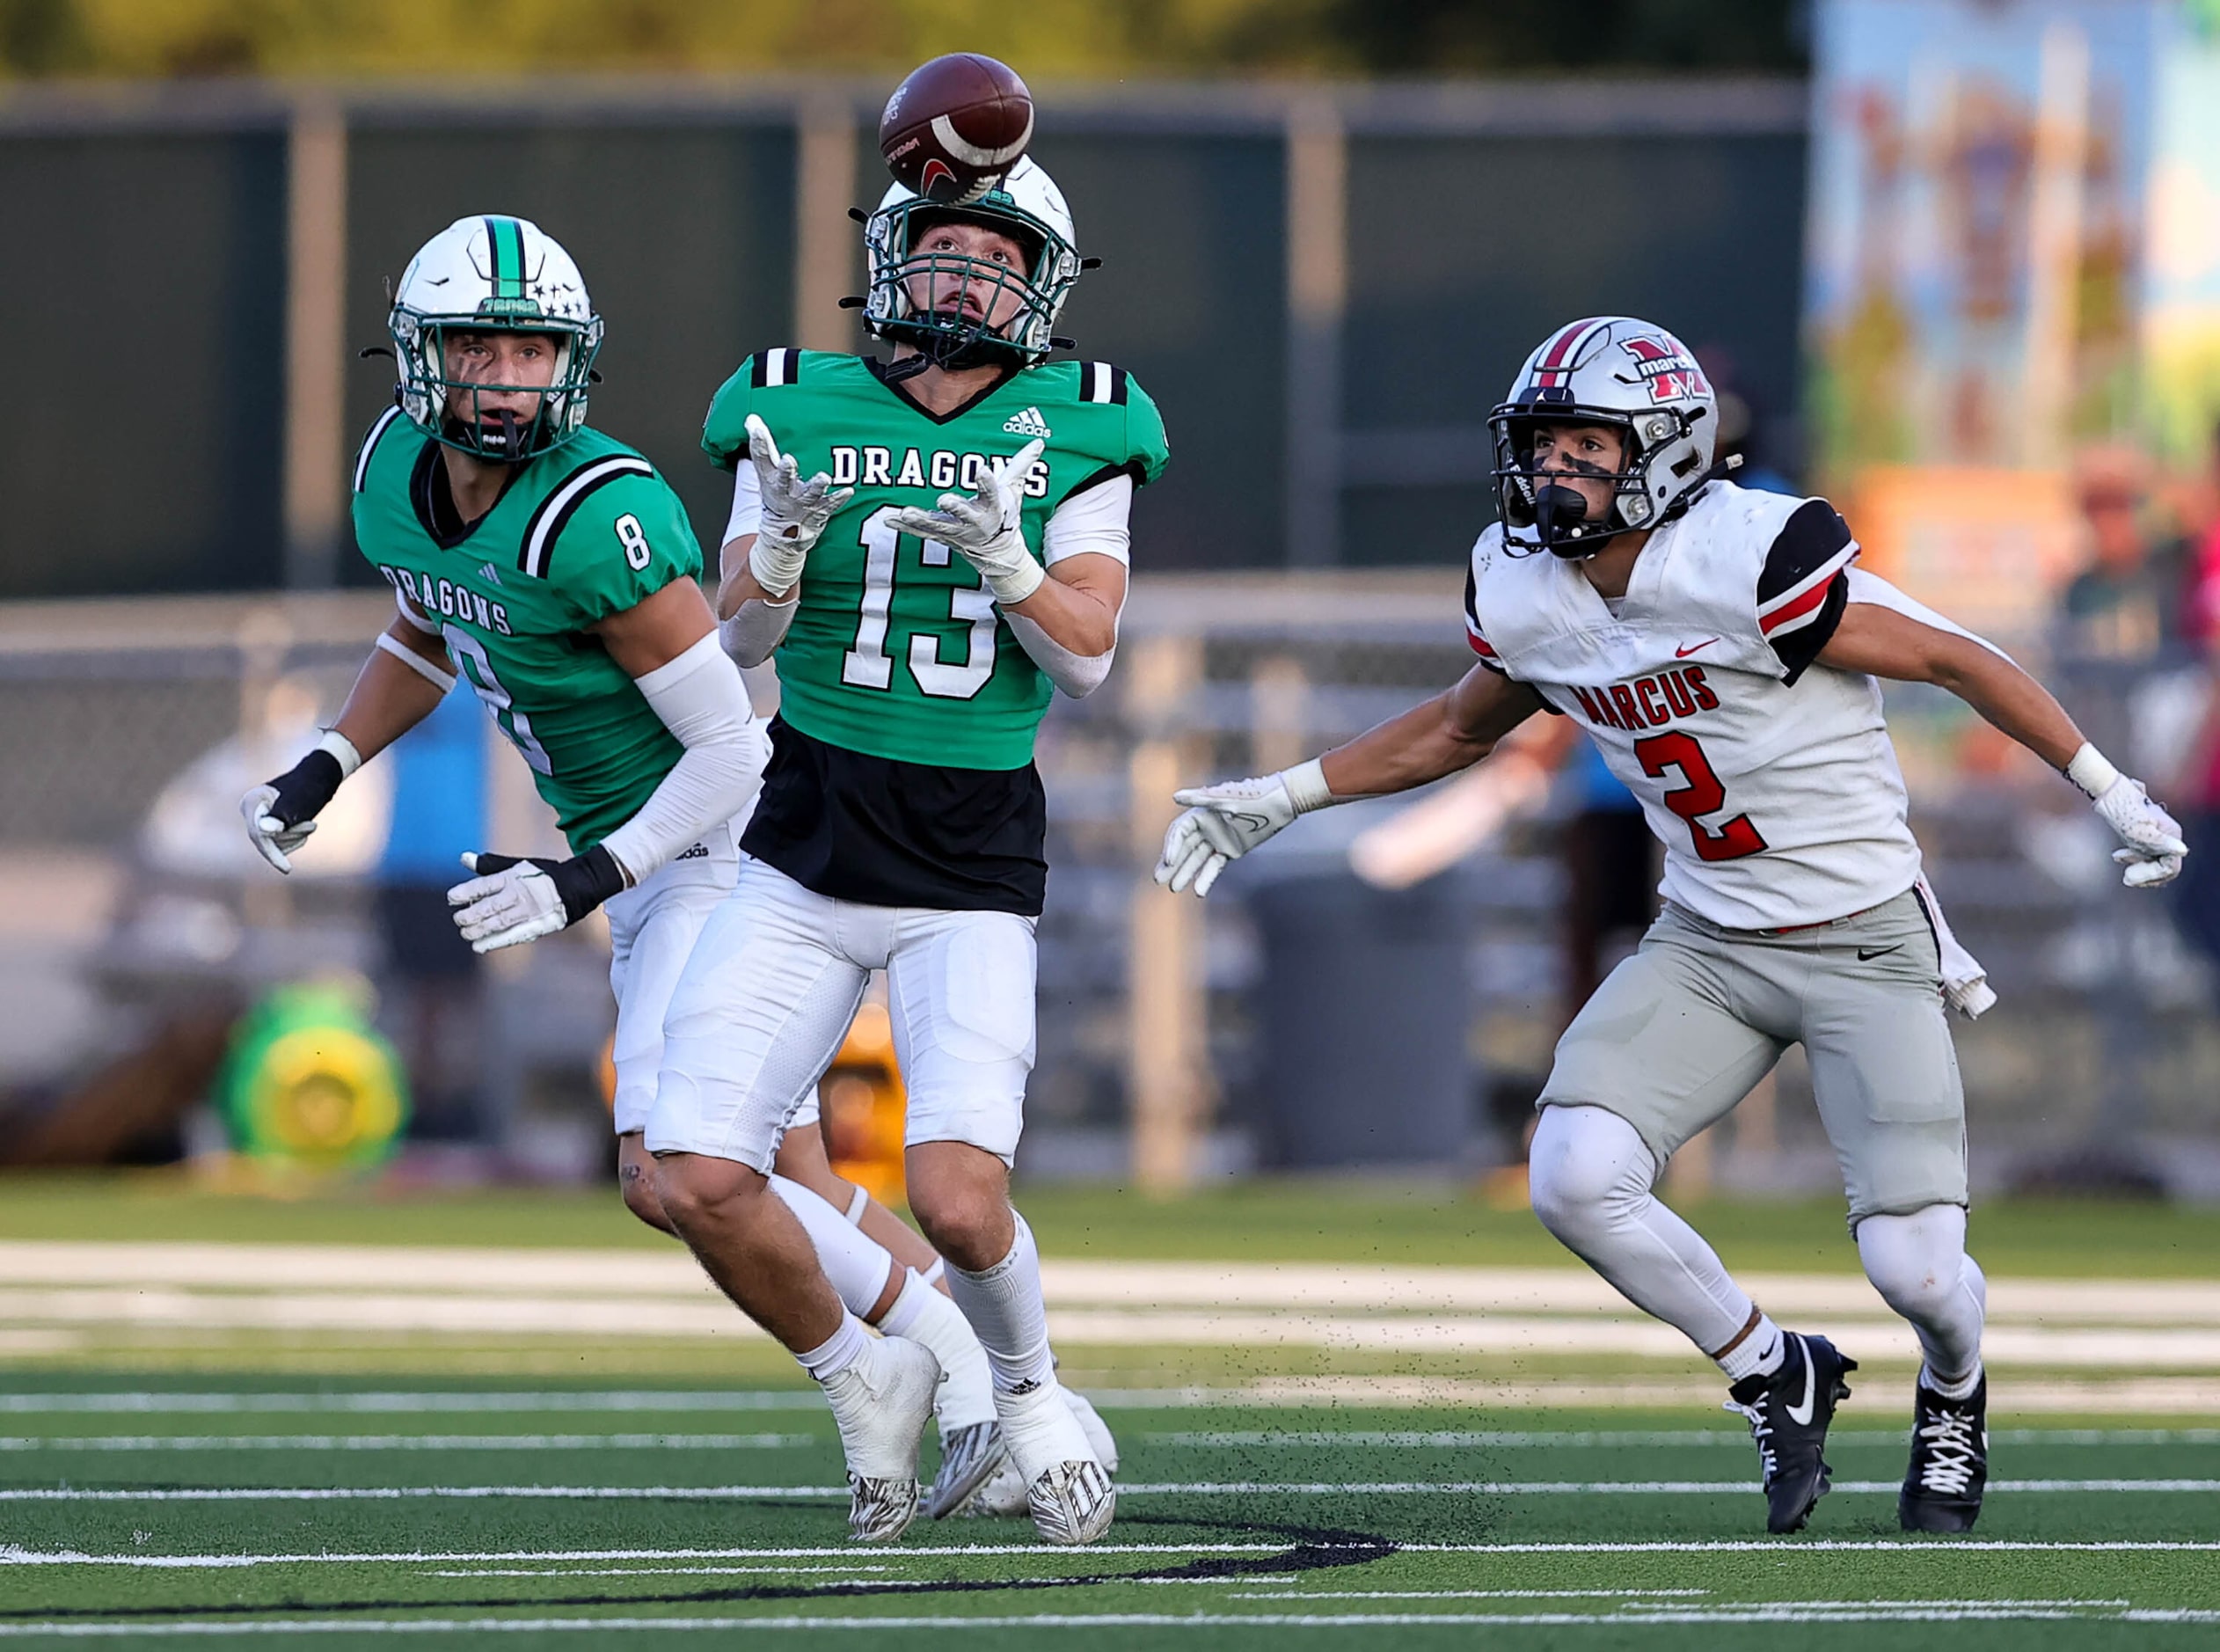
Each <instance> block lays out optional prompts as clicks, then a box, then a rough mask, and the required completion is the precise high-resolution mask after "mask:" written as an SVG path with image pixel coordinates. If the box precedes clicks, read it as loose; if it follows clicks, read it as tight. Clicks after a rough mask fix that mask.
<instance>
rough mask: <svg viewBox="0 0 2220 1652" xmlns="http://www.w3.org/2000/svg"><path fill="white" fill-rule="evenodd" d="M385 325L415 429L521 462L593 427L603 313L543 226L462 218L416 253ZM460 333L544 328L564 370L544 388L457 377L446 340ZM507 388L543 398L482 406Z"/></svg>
mask: <svg viewBox="0 0 2220 1652" xmlns="http://www.w3.org/2000/svg"><path fill="white" fill-rule="evenodd" d="M386 330H387V332H389V333H391V335H392V339H393V355H394V358H395V360H396V362H398V366H399V370H400V382H399V383H398V384H396V385H395V386H394V391H393V396H394V399H395V401H397V402H398V404H399V405H400V408H401V411H402V412H403V413H405V414H406V415H407V416H408V419H409V421H410V422H411V423H412V424H413V425H415V426H416V427H417V428H419V429H420V430H422V431H423V432H424V433H425V434H426V435H429V436H431V437H433V438H434V439H435V440H437V441H440V442H445V443H446V444H447V445H448V446H449V447H451V448H456V449H459V450H462V451H463V452H465V453H470V454H474V455H476V456H477V457H479V458H485V459H497V460H502V461H506V462H508V463H511V464H514V463H516V462H518V461H520V460H523V459H529V458H535V457H537V456H539V455H540V454H543V453H546V452H549V451H551V450H553V449H555V448H559V447H560V446H562V444H563V443H564V442H567V441H569V440H570V439H571V437H573V435H577V434H578V431H579V429H580V428H581V426H583V425H584V424H585V422H586V399H587V387H588V385H589V384H591V383H592V382H593V372H594V357H595V355H597V354H599V352H600V350H601V347H602V318H600V317H599V316H597V315H595V313H594V306H593V302H592V300H591V299H589V298H588V296H587V293H586V278H585V277H584V276H583V275H581V274H579V269H578V265H577V263H576V262H575V261H574V260H573V259H572V258H571V255H570V254H569V253H568V252H565V251H564V250H563V248H562V246H561V245H560V244H559V243H558V242H557V241H556V239H555V238H554V237H552V236H551V235H549V234H548V233H547V232H546V231H545V230H542V229H541V228H540V227H539V226H538V225H537V224H536V223H530V222H529V221H528V220H526V219H523V218H511V217H504V216H498V215H495V216H486V217H472V218H457V219H456V221H455V222H454V223H451V224H449V225H448V227H447V228H446V229H444V230H441V231H440V232H439V233H438V234H437V235H435V236H434V237H433V238H431V239H430V240H428V241H427V242H426V243H425V244H424V245H423V247H422V248H421V249H420V251H419V252H417V254H416V256H415V257H414V258H413V259H410V260H409V266H408V268H407V269H406V270H405V271H404V272H402V274H401V281H400V286H399V288H398V289H397V290H396V291H395V293H394V295H393V308H392V311H391V313H390V314H389V315H388V316H387V318H386ZM456 333H545V334H547V335H549V336H550V337H551V339H553V340H554V341H555V351H556V355H555V371H554V376H553V377H552V378H551V380H550V381H549V383H548V384H546V385H545V386H544V387H543V386H541V385H538V384H496V383H490V382H488V383H479V382H477V381H473V380H468V379H459V378H456V377H454V376H451V373H450V370H449V362H448V359H447V347H448V342H449V338H450V337H451V336H452V335H454V334H456ZM494 391H530V392H532V393H533V394H534V395H535V396H536V398H537V399H536V400H534V401H532V402H530V403H529V404H528V406H529V409H530V411H529V412H528V413H522V414H520V413H518V412H517V411H516V410H515V408H513V407H510V406H500V407H492V406H485V405H483V401H484V398H486V396H487V395H488V393H489V392H494ZM458 392H461V393H459V394H458Z"/></svg>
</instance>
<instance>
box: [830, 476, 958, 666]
mask: <svg viewBox="0 0 2220 1652" xmlns="http://www.w3.org/2000/svg"><path fill="white" fill-rule="evenodd" d="M900 508H901V507H899V506H896V505H882V506H880V508H878V509H877V510H874V511H873V512H872V513H871V515H868V516H866V517H865V518H864V525H863V533H862V536H861V537H862V540H863V549H864V600H863V611H862V613H861V614H859V615H858V618H857V620H856V646H855V647H852V648H851V649H849V650H848V652H847V654H844V655H843V657H842V659H841V662H840V680H841V681H842V682H843V683H847V684H849V685H850V686H851V687H852V688H868V689H885V688H888V687H891V686H892V685H893V683H894V680H895V662H894V659H893V656H892V655H890V654H887V615H888V613H889V611H890V610H892V609H893V607H894V602H895V559H897V558H898V557H899V556H900V555H901V552H902V535H900V534H898V533H896V532H895V530H894V527H893V524H892V523H889V522H888V521H887V518H888V517H889V516H891V515H894V514H895V511H896V510H898V509H900ZM923 544H924V563H925V566H926V567H935V568H945V567H947V566H948V559H949V557H950V555H951V554H953V553H952V552H950V551H949V549H948V547H947V546H946V545H943V544H941V543H940V541H939V540H938V539H927V540H924V541H923ZM948 618H951V619H953V620H956V621H958V622H959V623H965V624H968V625H969V626H970V628H971V629H970V633H969V636H968V647H966V649H965V653H964V660H963V663H962V664H960V665H946V664H944V663H942V662H941V658H940V639H939V638H938V637H933V636H928V635H926V634H925V633H924V632H913V633H912V634H911V636H910V639H909V675H910V676H914V677H916V679H917V686H918V687H919V688H920V689H922V690H923V691H924V692H926V693H927V694H930V695H931V696H932V697H933V698H935V699H943V700H968V699H969V698H972V696H974V695H975V694H976V693H978V692H979V691H980V690H981V689H982V688H984V687H986V686H987V679H988V678H989V677H990V676H993V675H994V674H995V599H994V593H993V592H991V591H990V590H988V589H986V588H984V587H982V586H973V587H971V588H965V587H963V586H958V587H957V588H955V589H953V590H952V591H950V592H949V593H948Z"/></svg>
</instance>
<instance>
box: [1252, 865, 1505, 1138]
mask: <svg viewBox="0 0 2220 1652" xmlns="http://www.w3.org/2000/svg"><path fill="white" fill-rule="evenodd" d="M1248 903H1249V907H1250V910H1251V911H1252V913H1253V914H1254V916H1255V918H1256V924H1257V930H1258V933H1259V938H1260V941H1261V943H1262V948H1263V954H1264V969H1263V972H1262V977H1261V980H1260V984H1259V986H1258V988H1257V993H1258V1001H1257V1009H1258V1015H1257V1025H1258V1030H1259V1032H1260V1034H1261V1035H1262V1040H1263V1061H1262V1063H1261V1073H1262V1078H1263V1093H1262V1095H1261V1098H1260V1100H1261V1104H1262V1105H1261V1109H1260V1110H1261V1112H1262V1115H1263V1118H1262V1121H1261V1122H1262V1123H1263V1126H1264V1132H1265V1134H1266V1136H1267V1154H1268V1156H1269V1157H1270V1158H1271V1159H1272V1161H1273V1162H1274V1163H1275V1164H1277V1165H1279V1166H1283V1167H1286V1168H1289V1169H1326V1168H1331V1167H1335V1166H1401V1167H1406V1168H1418V1167H1425V1168H1431V1169H1434V1170H1436V1171H1446V1170H1449V1169H1451V1168H1454V1167H1455V1166H1457V1164H1458V1163H1459V1162H1460V1161H1461V1160H1464V1159H1466V1158H1467V1157H1468V1156H1469V1155H1470V1153H1471V1151H1472V1150H1473V1148H1474V1145H1475V1143H1474V1133H1473V1122H1472V1098H1473V1072H1472V1064H1471V1056H1470V1054H1469V1050H1468V1045H1467V1036H1468V1034H1469V1032H1470V1030H1471V1019H1472V1008H1473V1001H1474V998H1473V989H1472V986H1471V980H1470V970H1469V969H1468V967H1467V962H1466V954H1467V951H1468V949H1469V947H1470V937H1471V917H1472V907H1473V902H1472V901H1471V896H1470V892H1469V888H1468V886H1467V883H1466V880H1465V878H1464V875H1463V874H1460V873H1458V872H1457V871H1450V872H1447V873H1443V874H1442V875H1440V876H1438V877H1435V878H1430V879H1428V881H1426V882H1424V883H1421V884H1419V885H1417V886H1415V887H1413V888H1408V889H1398V890H1386V889H1377V888H1373V887H1372V886H1370V885H1369V884H1367V883H1365V882H1363V881H1361V880H1360V879H1359V878H1357V877H1356V875H1355V874H1354V873H1351V872H1349V871H1347V869H1346V867H1345V866H1344V867H1341V868H1337V869H1335V870H1333V871H1305V872H1303V873H1299V874H1290V875H1287V876H1283V877H1277V878H1270V879H1260V880H1259V881H1257V882H1255V883H1254V884H1252V886H1251V887H1250V889H1249V891H1248Z"/></svg>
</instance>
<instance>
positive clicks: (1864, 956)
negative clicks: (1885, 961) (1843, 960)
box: [1858, 940, 1904, 963]
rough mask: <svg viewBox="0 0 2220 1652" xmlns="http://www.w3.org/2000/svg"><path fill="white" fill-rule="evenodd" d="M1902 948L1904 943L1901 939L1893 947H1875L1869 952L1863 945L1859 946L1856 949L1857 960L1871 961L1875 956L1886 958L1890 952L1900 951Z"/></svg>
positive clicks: (1861, 961) (1860, 961) (1862, 961)
mask: <svg viewBox="0 0 2220 1652" xmlns="http://www.w3.org/2000/svg"><path fill="white" fill-rule="evenodd" d="M1903 949H1904V943H1903V942H1902V941H1901V940H1900V941H1898V942H1897V943H1896V944H1895V946H1894V947H1874V948H1873V950H1872V951H1871V952H1868V951H1866V948H1865V947H1859V949H1858V961H1859V963H1871V962H1873V960H1874V959H1876V958H1886V957H1888V954H1890V953H1892V952H1902V951H1903Z"/></svg>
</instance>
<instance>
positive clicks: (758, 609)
mask: <svg viewBox="0 0 2220 1652" xmlns="http://www.w3.org/2000/svg"><path fill="white" fill-rule="evenodd" d="M762 527H763V490H762V488H761V486H760V485H759V484H758V483H757V481H756V467H755V466H754V465H753V464H741V466H740V467H739V468H738V469H737V470H735V471H734V472H733V514H732V515H731V517H730V518H729V519H728V520H727V522H726V523H725V538H724V543H725V544H727V545H730V544H732V542H733V541H734V540H735V539H744V538H746V537H748V536H749V534H751V533H755V532H757V531H759V530H761V529H762ZM799 597H800V592H799V591H797V592H796V593H794V594H793V596H790V597H789V598H788V599H787V600H786V601H785V602H783V603H766V602H762V601H756V602H750V603H741V605H740V611H739V612H738V613H736V614H734V616H733V617H732V618H730V619H725V620H719V622H718V625H717V636H718V640H719V642H720V643H722V644H723V646H724V649H725V652H726V653H727V654H730V655H731V656H732V658H733V661H734V663H735V664H737V665H741V666H748V667H752V666H758V665H761V664H762V663H763V662H764V661H766V660H768V659H770V655H771V650H772V649H774V648H776V647H778V645H779V643H780V642H781V641H783V640H785V635H786V628H787V626H789V625H792V624H793V623H794V603H795V602H796V600H798V599H799Z"/></svg>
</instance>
